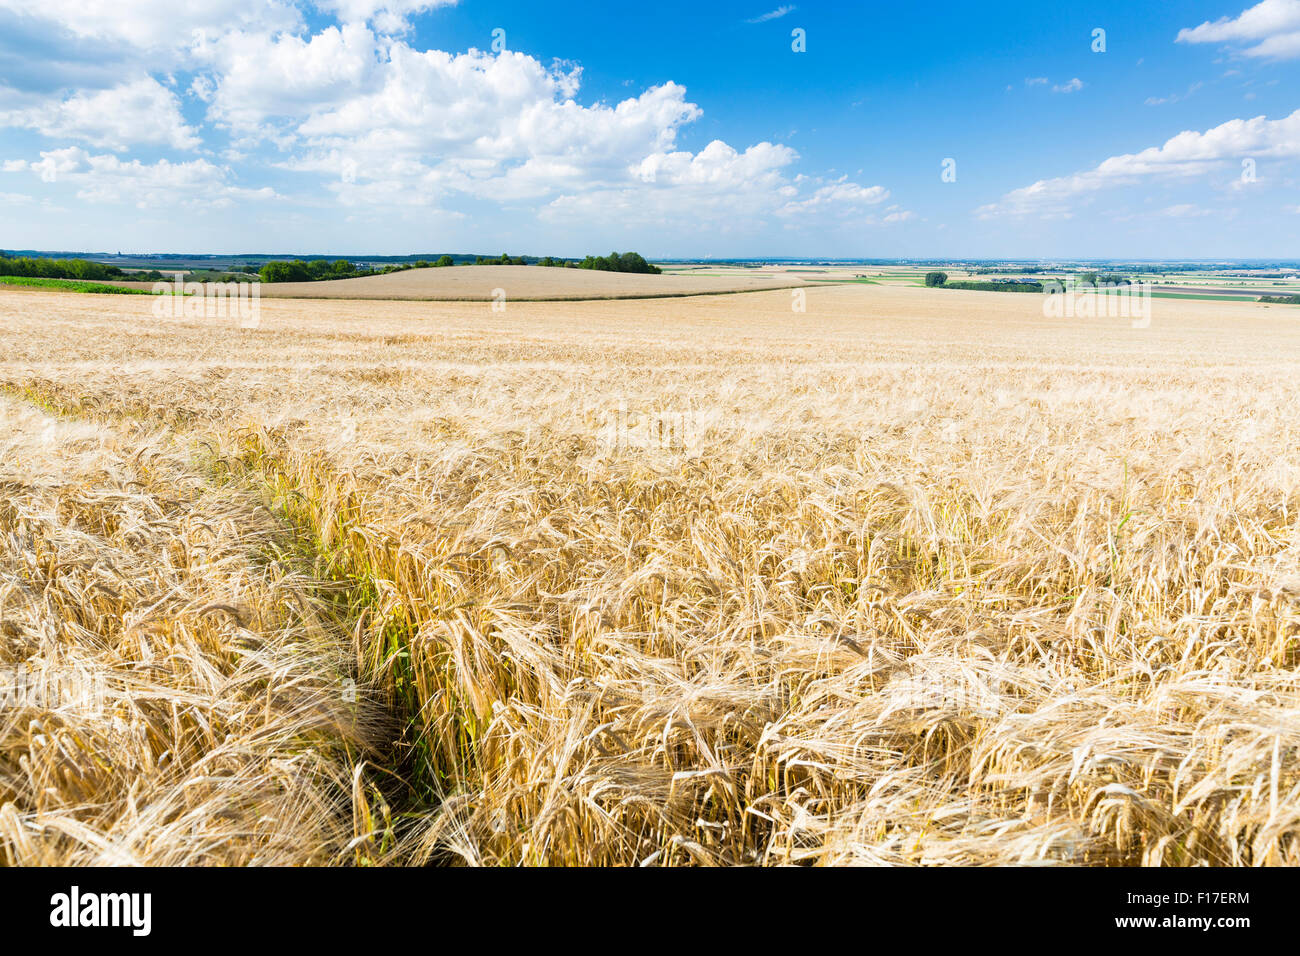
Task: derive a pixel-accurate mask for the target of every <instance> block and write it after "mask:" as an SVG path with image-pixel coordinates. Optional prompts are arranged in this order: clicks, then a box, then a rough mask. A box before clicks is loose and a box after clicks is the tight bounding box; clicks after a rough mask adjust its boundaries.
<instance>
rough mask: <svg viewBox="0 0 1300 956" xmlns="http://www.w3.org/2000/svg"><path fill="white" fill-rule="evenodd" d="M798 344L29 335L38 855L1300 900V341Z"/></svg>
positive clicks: (1228, 324)
mask: <svg viewBox="0 0 1300 956" xmlns="http://www.w3.org/2000/svg"><path fill="white" fill-rule="evenodd" d="M123 300H125V301H123ZM139 300H143V301H139ZM790 302H791V295H790V293H789V292H788V291H777V292H764V293H751V294H746V295H739V296H712V297H706V298H698V299H669V300H651V301H639V302H638V301H627V302H582V303H528V304H526V303H512V304H510V305H509V306H508V309H507V311H506V312H504V313H493V312H492V311H491V310H490V308H489V307H488V306H487V305H485V304H472V303H462V304H455V303H413V302H383V303H379V302H347V301H313V302H305V301H292V300H275V301H264V302H263V307H262V322H261V326H260V328H258V329H256V330H241V329H240V328H238V327H237V325H236V324H235V323H233V322H231V321H222V320H197V319H179V320H172V319H168V320H159V319H155V318H153V317H152V316H151V314H150V308H151V305H152V302H151V300H150V299H149V298H147V297H143V296H142V297H132V296H103V297H95V296H84V295H63V294H54V293H46V292H37V291H23V290H6V291H4V292H3V293H0V347H2V351H0V416H3V417H2V419H0V420H2V421H3V423H4V428H3V431H2V432H0V488H2V489H3V497H2V498H0V619H2V620H0V666H2V667H4V668H6V669H8V672H10V673H13V672H14V671H15V669H16V668H23V669H25V671H28V672H33V673H35V672H40V673H45V674H55V675H59V674H67V673H73V672H75V673H77V674H81V675H84V676H88V678H89V680H90V683H91V685H92V686H94V687H96V688H98V689H99V690H98V691H97V693H96V694H94V695H91V697H90V698H89V699H88V701H87V700H82V701H78V702H72V703H69V702H67V701H65V700H63V699H61V698H56V699H55V700H52V701H46V702H44V704H42V703H41V702H39V701H36V702H33V701H31V700H28V701H27V702H26V703H24V704H23V705H21V706H9V707H7V708H5V709H3V710H0V861H3V862H6V863H11V864H13V863H18V864H22V863H46V862H49V863H90V862H139V863H149V864H152V863H367V864H407V863H419V862H439V863H442V862H464V863H471V864H518V863H523V864H576V863H596V864H650V865H691V864H784V863H815V864H845V863H902V864H971V863H975V864H995V863H1065V864H1162V865H1193V864H1203V863H1210V864H1246V865H1259V864H1296V863H1300V839H1298V837H1300V750H1298V749H1297V748H1298V747H1300V674H1298V673H1297V670H1296V668H1297V664H1298V663H1300V654H1298V653H1297V639H1298V638H1300V607H1298V602H1300V524H1298V523H1297V522H1298V521H1300V511H1298V509H1300V446H1297V441H1296V439H1297V428H1296V421H1297V416H1296V411H1297V398H1296V388H1295V382H1296V377H1297V373H1298V372H1300V321H1297V316H1298V313H1297V312H1296V311H1295V310H1287V309H1285V308H1283V307H1273V308H1267V307H1263V306H1259V305H1253V304H1237V303H1221V302H1191V301H1165V300H1157V301H1156V303H1155V306H1156V311H1155V320H1154V323H1153V324H1152V326H1151V327H1150V328H1147V329H1133V328H1131V327H1130V325H1129V323H1128V321H1127V320H1107V319H1093V320H1079V319H1044V318H1043V317H1042V315H1041V300H1040V299H1039V298H1038V297H1037V296H1029V295H1014V294H1006V295H1003V294H994V293H980V292H957V291H951V290H924V289H915V288H889V287H884V286H838V287H822V288H814V289H810V290H808V292H807V302H808V307H807V312H806V313H804V314H798V313H792V312H791V308H790ZM647 415H648V416H651V417H650V418H647V417H646V416H647ZM619 421H625V422H627V423H629V425H630V426H631V427H630V428H629V429H628V430H627V431H626V432H620V431H618V430H617V423H618V422H619ZM648 421H650V422H652V423H653V427H646V425H647V422H648ZM349 680H353V681H355V684H356V692H355V694H354V693H353V692H352V687H353V685H352V684H350V683H349Z"/></svg>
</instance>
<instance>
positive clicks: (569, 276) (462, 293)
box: [114, 266, 800, 302]
mask: <svg viewBox="0 0 1300 956" xmlns="http://www.w3.org/2000/svg"><path fill="white" fill-rule="evenodd" d="M114 284H115V285H122V286H140V287H142V288H152V287H153V284H152V283H136V282H117V283H114ZM797 284H800V280H799V277H798V276H784V275H775V274H773V275H736V276H694V275H636V274H629V273H620V272H597V271H594V270H590V269H557V268H549V267H543V266H447V267H444V268H440V269H408V270H406V271H403V272H390V273H389V274H387V275H378V276H362V277H360V278H357V279H332V280H329V281H324V282H273V283H268V284H266V285H264V286H262V295H264V296H266V297H269V298H277V299H412V300H419V301H432V302H438V301H452V302H455V301H470V302H489V301H492V298H493V294H494V290H496V289H502V290H504V291H505V295H506V298H507V300H508V301H520V300H546V299H554V300H559V301H567V300H574V299H639V298H656V297H674V296H684V295H696V294H702V293H708V294H717V293H724V292H738V291H753V290H759V289H779V288H783V287H787V286H793V285H797Z"/></svg>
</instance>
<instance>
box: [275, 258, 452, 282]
mask: <svg viewBox="0 0 1300 956" xmlns="http://www.w3.org/2000/svg"><path fill="white" fill-rule="evenodd" d="M442 258H443V259H447V260H450V259H451V257H450V256H443V257H442ZM443 264H444V263H443V262H442V260H439V261H438V262H437V263H436V265H443ZM432 265H435V263H431V262H426V261H424V260H423V259H422V260H420V261H419V262H402V263H397V264H394V265H391V266H384V267H382V268H379V269H370V268H362V267H361V266H358V265H357V264H356V263H353V262H349V261H348V260H347V259H335V260H333V261H330V260H329V259H312V260H311V261H309V262H304V261H303V260H302V259H290V260H288V261H275V262H268V263H267V264H266V265H264V266H262V268H261V270H260V271H259V272H258V275H259V276H261V278H262V281H263V282H321V281H324V280H327V279H356V278H358V277H359V276H377V275H386V274H388V273H389V272H404V271H406V270H407V269H427V268H429V267H430V266H432ZM446 265H451V262H450V261H448V262H447V263H446Z"/></svg>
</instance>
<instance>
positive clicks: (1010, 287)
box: [943, 281, 1043, 292]
mask: <svg viewBox="0 0 1300 956" xmlns="http://www.w3.org/2000/svg"><path fill="white" fill-rule="evenodd" d="M943 287H944V288H945V289H973V290H974V291H976V292H1042V291H1043V284H1042V283H1041V282H969V281H960V282H945V283H944V284H943Z"/></svg>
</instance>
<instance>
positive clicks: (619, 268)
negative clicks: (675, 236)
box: [87, 252, 661, 282]
mask: <svg viewBox="0 0 1300 956" xmlns="http://www.w3.org/2000/svg"><path fill="white" fill-rule="evenodd" d="M87 264H88V265H93V264H94V263H87ZM530 264H535V265H539V266H546V267H550V268H559V269H597V270H600V271H602V272H639V273H645V274H648V275H658V274H659V273H660V271H661V270H660V269H659V268H658V267H657V266H652V265H651V264H650V263H648V262H646V261H645V259H644V258H643V257H642V256H641V255H640V254H639V253H636V252H623V253H618V252H611V253H610V254H609V255H607V256H587V258H585V259H583V260H582V261H581V262H575V261H574V260H572V259H556V258H553V257H551V256H546V257H544V258H542V259H534V260H532V261H531V262H530V260H529V259H528V258H527V257H525V256H511V255H508V254H507V253H504V252H503V253H502V254H501V255H500V256H498V257H496V258H492V257H490V256H476V257H475V259H474V261H473V262H469V261H465V262H461V263H458V262H457V261H456V260H455V259H454V258H452V257H451V256H441V257H439V258H438V259H435V260H433V261H429V260H426V259H419V260H417V261H415V262H401V263H395V264H393V265H387V266H381V267H380V268H378V269H375V268H370V267H366V266H361V265H358V264H357V263H354V262H349V261H348V260H347V259H333V260H330V259H312V260H310V261H304V260H302V259H290V260H287V261H274V262H268V263H267V264H266V265H264V266H262V268H261V271H260V272H259V273H258V275H260V276H261V278H262V281H263V282H322V281H325V280H328V279H356V278H359V277H361V276H374V275H387V274H388V273H390V272H404V271H405V270H407V269H439V268H445V267H447V266H454V265H475V266H526V265H530ZM104 268H111V267H104ZM119 271H120V270H119Z"/></svg>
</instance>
